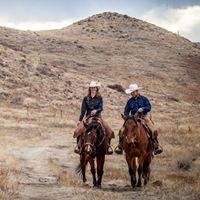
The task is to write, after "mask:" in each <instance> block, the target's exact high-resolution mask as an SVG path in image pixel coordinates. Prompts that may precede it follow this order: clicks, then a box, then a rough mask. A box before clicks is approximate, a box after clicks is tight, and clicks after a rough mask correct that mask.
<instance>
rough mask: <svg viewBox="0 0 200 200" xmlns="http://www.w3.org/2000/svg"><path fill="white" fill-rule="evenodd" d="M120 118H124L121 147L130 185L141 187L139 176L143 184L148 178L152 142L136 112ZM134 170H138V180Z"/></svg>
mask: <svg viewBox="0 0 200 200" xmlns="http://www.w3.org/2000/svg"><path fill="white" fill-rule="evenodd" d="M122 118H123V119H124V125H123V127H124V131H123V149H124V152H125V157H126V161H127V164H128V170H129V175H130V177H131V185H132V187H133V188H134V187H136V186H137V187H141V186H142V182H141V177H143V178H144V185H146V184H147V182H148V181H149V178H150V164H151V161H152V157H153V144H152V143H151V140H150V139H149V137H148V135H147V132H146V130H145V128H144V126H143V124H142V121H141V119H140V118H139V116H138V114H137V113H136V115H135V116H133V117H129V116H128V117H126V116H124V115H122ZM137 161H138V168H137ZM136 171H137V172H138V181H137V178H136Z"/></svg>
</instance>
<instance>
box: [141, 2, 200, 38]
mask: <svg viewBox="0 0 200 200" xmlns="http://www.w3.org/2000/svg"><path fill="white" fill-rule="evenodd" d="M142 19H143V20H145V21H148V22H150V23H153V24H156V25H158V26H160V27H162V28H165V29H167V30H169V31H172V32H174V33H179V34H180V35H182V36H184V37H186V38H188V39H190V40H192V41H200V6H190V7H187V8H182V9H180V8H179V9H174V8H166V7H161V8H156V9H153V10H150V11H148V12H147V13H145V15H143V16H142Z"/></svg>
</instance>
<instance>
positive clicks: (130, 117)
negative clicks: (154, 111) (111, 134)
mask: <svg viewBox="0 0 200 200" xmlns="http://www.w3.org/2000/svg"><path fill="white" fill-rule="evenodd" d="M129 119H131V120H133V121H134V122H135V124H136V126H137V125H138V124H137V119H136V118H135V117H134V116H127V117H126V119H125V120H124V124H125V123H126V122H127V121H128V120H129Z"/></svg>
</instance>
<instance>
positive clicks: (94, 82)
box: [89, 81, 101, 87]
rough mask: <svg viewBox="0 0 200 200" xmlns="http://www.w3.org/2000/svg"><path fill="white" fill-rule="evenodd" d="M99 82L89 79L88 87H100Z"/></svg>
mask: <svg viewBox="0 0 200 200" xmlns="http://www.w3.org/2000/svg"><path fill="white" fill-rule="evenodd" d="M100 86H101V85H100V83H97V82H96V81H91V82H90V84H89V87H100Z"/></svg>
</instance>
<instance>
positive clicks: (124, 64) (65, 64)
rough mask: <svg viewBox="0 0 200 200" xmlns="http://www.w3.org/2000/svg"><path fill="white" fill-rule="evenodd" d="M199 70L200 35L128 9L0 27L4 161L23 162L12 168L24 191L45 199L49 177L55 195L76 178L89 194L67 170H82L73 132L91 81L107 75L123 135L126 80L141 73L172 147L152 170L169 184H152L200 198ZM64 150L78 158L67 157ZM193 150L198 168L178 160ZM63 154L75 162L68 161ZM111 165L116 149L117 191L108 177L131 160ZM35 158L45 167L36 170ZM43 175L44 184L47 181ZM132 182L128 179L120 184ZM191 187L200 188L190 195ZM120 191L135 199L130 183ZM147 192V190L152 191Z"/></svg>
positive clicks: (108, 105)
mask: <svg viewBox="0 0 200 200" xmlns="http://www.w3.org/2000/svg"><path fill="white" fill-rule="evenodd" d="M199 72H200V48H198V47H197V46H196V45H195V44H193V43H192V42H190V41H189V40H187V39H185V38H183V37H180V36H179V35H177V34H174V33H171V32H169V31H167V30H164V29H162V28H160V27H157V26H155V25H153V24H150V23H147V22H144V21H142V20H139V19H136V18H131V17H129V16H127V15H121V14H118V13H110V12H106V13H101V14H97V15H94V16H91V17H89V18H87V19H84V20H81V21H79V22H76V23H74V24H72V25H71V26H69V27H65V28H63V29H59V30H49V31H37V32H33V31H19V30H15V29H10V28H5V27H0V101H1V103H0V104H1V112H0V129H1V138H2V152H4V151H5V152H6V154H8V155H9V156H11V157H10V161H7V162H5V160H4V158H5V157H2V159H1V160H2V163H3V164H2V165H3V166H6V167H8V168H12V167H13V168H14V169H15V168H17V172H16V171H15V170H13V171H14V172H13V173H14V175H13V174H12V177H13V176H14V177H15V175H16V174H18V173H19V174H20V175H19V176H20V177H21V178H22V181H21V184H20V185H23V186H24V185H25V186H24V187H25V190H24V192H20V195H22V196H23V197H24V196H25V197H27V199H28V198H29V199H30V198H34V197H35V195H36V194H37V195H38V196H37V197H38V198H40V199H41V198H42V197H44V196H43V195H44V193H45V194H47V196H45V197H44V199H45V198H47V199H48V192H50V191H49V189H48V188H46V189H45V186H46V185H45V184H51V181H52V180H53V186H52V187H54V186H55V193H56V195H58V196H55V198H56V197H57V199H58V198H65V197H66V196H65V195H64V194H65V193H64V191H63V190H62V189H61V188H59V187H58V184H61V185H62V186H63V185H64V186H63V187H67V188H68V189H69V187H70V189H71V190H70V191H68V192H70V194H71V193H73V192H72V191H74V188H76V187H80V188H81V191H82V193H84V192H85V189H84V187H82V185H81V184H80V183H78V182H77V180H75V182H69V180H67V179H65V178H63V176H65V175H66V174H65V173H68V176H69V177H71V178H74V177H73V176H72V175H70V173H72V171H71V170H72V166H73V167H74V165H75V164H77V162H78V161H77V159H76V158H77V157H75V155H74V156H71V155H70V152H72V151H73V146H72V145H71V143H72V138H71V135H72V132H73V129H74V128H75V125H76V121H77V119H78V116H79V109H80V104H81V101H82V98H83V96H84V95H85V94H86V93H87V87H88V83H89V82H90V81H91V80H98V81H100V82H101V85H102V87H101V93H102V95H103V97H104V117H105V118H106V120H107V121H108V123H109V124H110V125H111V126H112V128H113V130H114V131H115V133H116V135H117V131H118V130H119V128H120V126H121V124H122V120H121V118H120V113H121V112H122V111H123V108H124V104H125V102H126V101H127V99H128V98H129V97H128V96H127V95H125V94H124V93H123V92H122V91H123V90H122V89H125V88H127V87H128V85H129V84H130V83H134V82H136V83H138V84H139V85H140V86H142V87H143V90H141V93H142V94H144V95H146V96H148V97H149V98H150V101H151V103H152V106H153V110H152V116H153V119H154V121H155V122H156V124H157V126H158V128H159V133H160V138H161V143H162V144H163V146H164V150H165V153H164V154H163V155H162V156H161V157H160V160H157V161H156V160H155V161H154V162H155V163H156V164H154V165H153V170H152V173H154V175H153V180H154V181H156V180H157V179H159V180H161V182H162V183H163V184H164V186H163V188H160V187H158V188H156V189H155V188H154V186H153V185H151V186H150V188H148V189H147V193H149V194H151V191H152V190H153V191H154V194H153V197H152V199H157V198H166V195H168V191H171V192H172V194H171V196H170V197H169V196H167V197H168V198H169V199H170V198H171V199H174V198H179V197H180V196H181V197H184V198H185V199H187V197H188V199H189V198H190V199H192V198H193V197H194V199H195V198H196V196H195V195H199V189H198V187H197V180H198V176H199V175H198V173H197V172H198V167H197V166H198V163H199V154H198V153H197V152H198V149H199V142H198V141H199V139H200V138H199V130H200V127H199V109H200V100H199V99H200V93H199V87H200V79H199ZM66 131H67V133H68V134H67V135H66V134H65V133H66ZM12 141H15V143H13V142H12ZM65 141H66V143H67V145H66V144H65ZM113 143H114V144H116V143H117V140H116V141H114V142H113ZM4 144H6V148H5V149H4ZM25 144H28V146H26V145H25ZM37 144H39V146H37ZM43 147H46V148H47V149H48V151H46V150H45V149H44V148H43ZM13 148H14V150H13ZM33 150H34V151H33ZM65 151H66V152H68V154H69V155H70V156H71V157H70V156H68V157H64V155H65ZM59 153H60V154H62V156H63V157H62V158H61V157H60V156H59ZM187 154H189V159H188V160H186V164H187V162H189V168H190V169H191V171H192V172H191V171H186V172H184V171H181V170H182V169H179V168H178V169H177V167H176V163H177V162H176V161H177V160H178V161H180V162H181V163H182V155H187ZM9 156H8V157H9ZM32 156H33V157H32ZM34 156H35V157H34ZM38 157H39V159H38ZM30 158H31V159H30ZM191 158H192V159H194V160H193V161H192V159H191ZM13 160H14V161H15V162H13ZM114 160H115V162H116V163H117V162H118V161H119V160H120V161H121V163H124V158H122V157H120V158H119V157H117V156H114ZM65 162H69V163H68V165H67V166H66V163H65ZM180 162H179V163H180ZM13 163H14V164H13ZM41 163H43V165H42V164H41ZM112 164H113V161H112V158H109V159H108V165H107V168H106V169H107V171H109V170H111V171H112V170H113V168H112V167H114V168H115V170H114V172H113V174H107V175H105V176H106V178H105V179H106V181H107V187H108V188H105V190H109V189H111V190H112V185H113V182H108V181H109V179H113V181H115V182H116V183H118V184H121V185H124V184H125V183H126V181H127V179H126V178H128V177H127V176H126V177H124V174H125V173H126V172H127V169H126V165H125V163H124V165H123V166H121V165H120V166H121V168H122V172H120V171H117V170H118V168H119V166H118V165H117V164H116V165H112ZM183 164H185V161H184V162H183ZM33 166H37V167H36V169H34V168H33ZM157 166H159V167H157ZM178 166H179V165H178ZM179 167H180V166H179ZM68 168H69V169H68ZM180 168H181V167H180ZM18 170H19V171H21V172H19V171H18ZM185 173H186V174H185ZM52 174H53V175H52ZM118 175H119V177H118ZM49 176H50V178H49ZM46 177H48V178H47V183H45V180H46V179H45V178H46ZM52 177H57V178H58V179H54V178H52ZM157 177H158V178H157ZM6 178H7V177H6ZM41 178H42V179H41ZM44 179H45V180H44ZM41 180H44V182H42V184H44V185H45V186H44V188H43V187H42V189H41V190H40V189H38V185H40V184H41ZM34 181H36V182H34ZM54 181H55V183H54ZM120 181H121V182H120ZM188 181H189V183H190V184H191V185H192V186H191V187H188V185H187V183H188ZM4 182H5V181H4ZM0 184H1V183H0ZM34 184H35V185H34ZM54 184H55V185H54ZM70 184H72V186H71V185H70ZM127 184H129V182H127ZM173 184H176V187H175V186H172V185H173ZM69 185H70V186H69ZM183 185H184V191H182V189H181V187H183ZM47 186H48V185H47ZM115 186H116V185H115ZM11 188H14V187H13V186H11ZM64 189H66V188H64ZM86 189H87V188H86ZM118 189H119V190H120V187H119V188H118V187H117V188H116V190H118ZM124 189H125V188H123V187H122V186H121V190H123V191H124ZM128 190H129V189H128ZM175 191H179V192H178V193H176V192H175ZM51 192H52V191H51ZM114 192H116V191H115V190H114ZM156 192H161V193H160V196H159V195H158V196H156V195H157V193H156ZM191 193H192V194H194V195H193V196H191V195H189V196H187V195H188V194H191ZM60 194H63V195H64V196H63V197H61V196H59V195H60ZM75 194H77V193H76V192H75ZM92 194H93V195H99V196H101V192H97V193H95V192H93V191H92ZM71 195H72V196H73V194H71ZM109 195H110V193H109V192H107V193H106V198H110V196H109ZM122 195H125V196H126V197H127V199H129V198H130V196H131V195H132V191H129V192H128V193H126V191H125V193H122ZM137 195H139V194H138V193H137ZM141 195H142V198H144V199H145V198H146V197H145V192H143V193H141ZM111 196H112V195H111ZM114 197H115V198H117V196H115V195H114ZM88 198H92V196H90V197H88ZM119 198H121V196H119ZM184 198H183V199H184Z"/></svg>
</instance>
